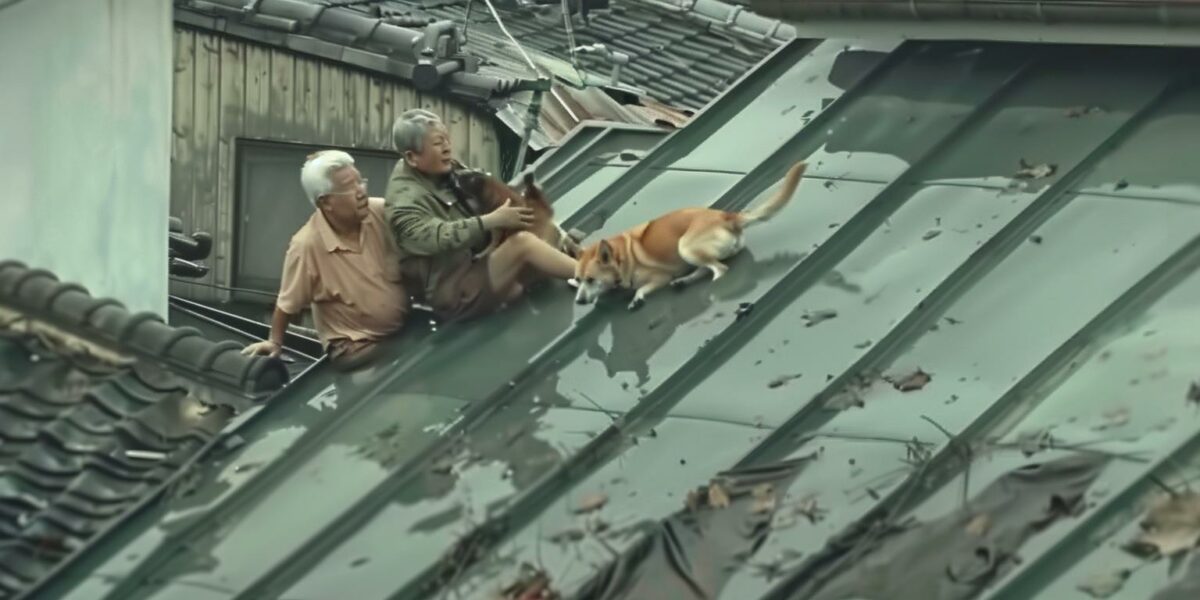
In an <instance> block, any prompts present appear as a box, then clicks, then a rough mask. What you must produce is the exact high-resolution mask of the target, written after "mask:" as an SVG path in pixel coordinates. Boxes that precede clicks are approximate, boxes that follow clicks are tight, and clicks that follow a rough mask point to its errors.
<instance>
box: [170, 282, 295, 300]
mask: <svg viewBox="0 0 1200 600" xmlns="http://www.w3.org/2000/svg"><path fill="white" fill-rule="evenodd" d="M168 279H170V280H171V281H174V282H175V283H184V284H187V285H198V286H200V287H206V288H213V289H217V290H225V291H227V292H240V293H243V294H255V295H257V296H266V297H267V298H274V297H275V296H276V295H275V294H272V293H270V292H264V291H262V290H252V289H250V288H240V287H233V286H230V285H220V284H216V283H201V282H199V281H192V280H191V279H184V278H182V277H168Z"/></svg>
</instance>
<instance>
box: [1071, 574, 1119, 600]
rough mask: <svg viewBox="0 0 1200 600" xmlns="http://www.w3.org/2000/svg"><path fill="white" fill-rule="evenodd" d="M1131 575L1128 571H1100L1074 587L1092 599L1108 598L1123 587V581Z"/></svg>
mask: <svg viewBox="0 0 1200 600" xmlns="http://www.w3.org/2000/svg"><path fill="white" fill-rule="evenodd" d="M1132 573H1133V571H1130V570H1129V569H1116V570H1114V571H1101V572H1099V573H1093V574H1092V575H1091V576H1089V577H1088V578H1087V579H1085V580H1083V581H1082V582H1080V583H1079V585H1077V586H1075V587H1076V589H1078V590H1079V591H1081V592H1083V593H1085V594H1087V595H1089V596H1091V597H1093V598H1110V597H1112V596H1113V594H1116V593H1117V592H1119V591H1121V588H1122V587H1125V581H1126V580H1128V579H1129V576H1130V575H1131V574H1132Z"/></svg>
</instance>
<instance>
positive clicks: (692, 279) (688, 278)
mask: <svg viewBox="0 0 1200 600" xmlns="http://www.w3.org/2000/svg"><path fill="white" fill-rule="evenodd" d="M708 273H709V271H708V269H705V268H702V267H694V268H692V271H691V272H690V273H688V274H686V275H681V276H679V277H676V278H675V279H672V280H671V287H673V288H681V287H683V286H685V285H690V284H693V283H696V282H697V281H700V280H701V279H703V278H704V276H705V275H707V274H708Z"/></svg>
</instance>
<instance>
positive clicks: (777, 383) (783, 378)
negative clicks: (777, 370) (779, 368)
mask: <svg viewBox="0 0 1200 600" xmlns="http://www.w3.org/2000/svg"><path fill="white" fill-rule="evenodd" d="M801 376H802V374H801V373H795V374H792V375H780V376H779V377H776V378H775V379H772V380H771V381H770V383H768V384H767V387H769V388H771V389H775V388H780V387H783V386H785V385H787V383H788V382H789V381H791V380H793V379H799V378H800V377H801Z"/></svg>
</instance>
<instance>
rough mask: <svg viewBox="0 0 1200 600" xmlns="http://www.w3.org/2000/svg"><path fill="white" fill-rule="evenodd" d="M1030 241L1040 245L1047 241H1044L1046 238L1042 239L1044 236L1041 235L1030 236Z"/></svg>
mask: <svg viewBox="0 0 1200 600" xmlns="http://www.w3.org/2000/svg"><path fill="white" fill-rule="evenodd" d="M1029 241H1031V242H1033V243H1035V244H1040V243H1042V242H1043V241H1045V240H1044V238H1042V236H1040V235H1031V236H1029Z"/></svg>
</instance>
